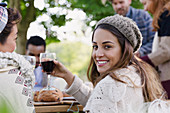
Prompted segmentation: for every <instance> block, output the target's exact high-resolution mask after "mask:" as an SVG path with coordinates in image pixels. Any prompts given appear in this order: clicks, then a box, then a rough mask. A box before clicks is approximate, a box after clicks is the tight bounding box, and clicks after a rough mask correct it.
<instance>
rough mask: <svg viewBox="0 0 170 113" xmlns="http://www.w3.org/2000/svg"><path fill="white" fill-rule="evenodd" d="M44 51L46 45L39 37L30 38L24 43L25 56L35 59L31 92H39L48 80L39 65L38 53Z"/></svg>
mask: <svg viewBox="0 0 170 113" xmlns="http://www.w3.org/2000/svg"><path fill="white" fill-rule="evenodd" d="M45 50H46V43H45V40H44V39H43V38H41V37H40V36H31V37H30V39H28V41H27V43H26V53H25V54H26V55H30V56H35V57H36V66H35V70H34V74H35V85H34V88H33V90H35V91H39V90H40V89H42V88H43V87H46V86H47V83H48V78H47V74H46V73H43V72H42V67H41V66H39V64H40V53H44V52H45Z"/></svg>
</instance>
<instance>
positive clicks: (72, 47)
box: [47, 41, 91, 77]
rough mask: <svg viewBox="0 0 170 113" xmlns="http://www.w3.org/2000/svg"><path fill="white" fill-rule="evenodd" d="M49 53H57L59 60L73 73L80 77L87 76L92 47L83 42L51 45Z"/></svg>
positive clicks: (65, 42)
mask: <svg viewBox="0 0 170 113" xmlns="http://www.w3.org/2000/svg"><path fill="white" fill-rule="evenodd" d="M47 51H49V52H55V53H56V55H57V59H58V60H59V61H60V62H62V63H63V64H64V65H65V66H66V67H67V68H68V69H69V70H70V71H71V72H73V73H74V74H77V75H79V76H80V77H82V76H84V75H86V71H87V67H88V63H89V58H90V51H91V47H90V46H89V45H86V44H83V43H82V42H68V41H64V42H60V43H51V44H49V45H48V46H47Z"/></svg>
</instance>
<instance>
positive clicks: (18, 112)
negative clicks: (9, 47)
mask: <svg viewBox="0 0 170 113" xmlns="http://www.w3.org/2000/svg"><path fill="white" fill-rule="evenodd" d="M32 74H34V73H33V70H32V66H31V65H30V64H29V62H28V61H27V60H25V58H24V57H23V56H21V55H19V54H17V53H3V52H0V106H1V105H3V104H6V105H7V107H8V110H9V113H35V110H34V106H33V103H32V99H31V96H32V92H31V89H30V88H28V87H26V86H31V80H32V79H31V75H32ZM1 112H2V111H1V109H0V113H1Z"/></svg>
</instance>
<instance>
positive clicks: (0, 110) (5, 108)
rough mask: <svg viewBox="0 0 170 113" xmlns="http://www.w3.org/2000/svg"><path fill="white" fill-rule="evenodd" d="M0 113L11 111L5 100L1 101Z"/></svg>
mask: <svg viewBox="0 0 170 113" xmlns="http://www.w3.org/2000/svg"><path fill="white" fill-rule="evenodd" d="M0 100H1V99H0ZM0 113H10V111H9V108H8V106H7V105H6V103H5V101H3V100H1V103H0Z"/></svg>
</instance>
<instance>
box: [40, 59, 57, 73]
mask: <svg viewBox="0 0 170 113" xmlns="http://www.w3.org/2000/svg"><path fill="white" fill-rule="evenodd" d="M41 65H42V67H43V70H44V71H45V72H46V73H47V74H50V73H51V72H52V71H53V69H54V67H55V64H54V62H53V61H46V62H41Z"/></svg>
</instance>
